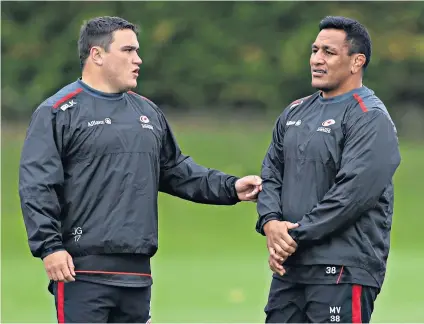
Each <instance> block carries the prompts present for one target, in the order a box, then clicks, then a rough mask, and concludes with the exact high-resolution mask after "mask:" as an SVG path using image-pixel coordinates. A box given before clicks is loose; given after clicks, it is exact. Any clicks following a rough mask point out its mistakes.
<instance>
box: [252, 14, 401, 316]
mask: <svg viewBox="0 0 424 324" xmlns="http://www.w3.org/2000/svg"><path fill="white" fill-rule="evenodd" d="M319 29H320V32H319V34H318V36H317V38H316V40H315V42H314V43H313V44H312V53H311V58H310V66H311V74H312V86H313V87H314V88H316V89H318V91H317V92H316V93H314V94H312V95H311V96H309V97H306V98H303V99H299V100H296V101H294V102H293V103H291V104H290V105H289V106H288V107H287V108H286V109H285V110H284V111H283V113H282V114H281V115H280V117H279V118H278V120H277V122H276V124H275V127H274V130H273V135H272V141H271V144H270V146H269V148H268V152H267V154H266V156H265V159H264V161H263V165H262V174H261V176H262V179H263V191H262V192H261V193H260V194H259V196H258V204H257V210H258V213H259V219H258V222H257V224H256V229H257V231H258V232H259V233H261V234H262V235H266V238H267V246H268V250H269V253H270V257H269V265H270V268H271V269H272V270H273V272H274V274H273V279H272V283H271V288H270V292H269V298H268V303H267V305H266V307H265V313H266V322H269V323H271V322H272V323H274V322H279V323H284V322H298V323H302V322H354V323H355V322H369V321H370V318H371V314H372V311H373V307H374V301H375V299H376V297H377V295H378V293H379V291H380V289H381V286H382V284H383V280H384V276H385V271H386V262H387V257H388V253H389V245H390V229H391V224H392V214H393V196H394V193H393V184H392V178H393V175H394V173H395V171H396V169H397V167H398V166H399V164H400V160H401V158H400V154H399V148H398V139H397V134H396V129H395V126H394V124H393V122H392V120H391V118H390V116H389V114H388V112H387V109H386V108H385V106H384V104H383V103H382V102H381V100H380V99H379V98H378V97H377V96H376V95H375V94H374V92H373V91H372V90H370V89H369V88H367V87H365V86H364V85H363V84H362V77H363V72H364V70H365V69H366V68H367V66H368V64H369V62H370V59H371V40H370V37H369V35H368V32H367V30H366V29H365V27H364V26H362V25H361V24H360V23H359V22H357V21H355V20H352V19H348V18H344V17H326V18H325V19H324V20H322V21H321V23H320V25H319Z"/></svg>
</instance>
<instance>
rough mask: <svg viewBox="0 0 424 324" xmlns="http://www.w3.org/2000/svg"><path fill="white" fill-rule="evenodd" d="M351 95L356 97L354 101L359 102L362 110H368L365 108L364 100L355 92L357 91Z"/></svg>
mask: <svg viewBox="0 0 424 324" xmlns="http://www.w3.org/2000/svg"><path fill="white" fill-rule="evenodd" d="M353 97H354V98H355V99H356V101H357V102H358V103H359V106H360V107H361V109H362V111H363V112H367V111H368V109H367V106H365V104H364V102H363V100H362V98H361V97H360V96H359V95H358V94H357V93H354V94H353Z"/></svg>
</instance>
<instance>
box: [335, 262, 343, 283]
mask: <svg viewBox="0 0 424 324" xmlns="http://www.w3.org/2000/svg"><path fill="white" fill-rule="evenodd" d="M343 269H344V266H342V268H341V269H340V274H339V276H338V278H337V281H336V284H338V283H339V282H340V279H341V278H342V274H343Z"/></svg>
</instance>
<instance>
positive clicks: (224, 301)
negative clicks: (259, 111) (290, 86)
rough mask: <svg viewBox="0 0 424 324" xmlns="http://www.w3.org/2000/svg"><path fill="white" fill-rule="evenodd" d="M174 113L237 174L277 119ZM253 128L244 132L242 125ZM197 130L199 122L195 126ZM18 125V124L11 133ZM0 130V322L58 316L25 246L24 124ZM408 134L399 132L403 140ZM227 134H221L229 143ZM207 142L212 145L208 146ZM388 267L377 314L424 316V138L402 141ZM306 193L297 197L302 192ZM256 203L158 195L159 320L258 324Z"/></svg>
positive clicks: (197, 154) (261, 267) (395, 319)
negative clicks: (191, 118)
mask: <svg viewBox="0 0 424 324" xmlns="http://www.w3.org/2000/svg"><path fill="white" fill-rule="evenodd" d="M205 123H206V124H197V125H194V124H193V123H191V124H192V125H193V126H192V127H188V126H187V122H186V121H185V120H184V122H183V123H178V124H177V123H176V122H175V121H174V120H171V124H172V126H173V128H174V130H175V133H176V137H177V139H178V141H179V143H180V145H181V147H182V149H183V151H184V152H185V153H186V154H190V155H191V156H192V157H193V159H194V160H195V161H197V162H198V163H200V164H202V165H205V166H208V167H213V168H218V169H220V170H222V171H225V172H228V173H231V174H236V175H239V176H242V175H247V174H254V173H257V172H259V168H260V165H261V161H262V158H263V156H264V154H265V150H266V149H267V146H268V144H269V140H270V138H271V128H272V126H273V123H271V122H270V123H268V124H266V125H264V126H265V128H263V127H255V125H254V123H255V122H254V121H250V122H246V123H244V124H243V125H234V124H231V125H228V124H225V123H222V124H220V127H219V128H215V129H214V128H213V127H211V123H210V120H206V121H205ZM246 128H247V129H249V131H248V132H247V131H246V130H245V129H246ZM200 129H201V131H199V130H200ZM12 131H13V132H12ZM12 131H8V132H4V133H3V134H2V141H3V143H2V147H1V153H2V166H1V171H2V172H1V173H2V179H1V184H2V197H1V225H2V226H1V240H2V241H1V282H2V289H1V300H2V309H1V322H5V323H12V322H14V323H53V322H54V321H55V320H56V318H55V311H54V301H53V298H52V296H51V295H50V294H49V293H48V291H47V277H46V274H45V271H44V269H43V266H42V263H41V262H40V260H38V259H35V258H32V256H31V255H30V253H29V249H28V244H27V238H26V232H25V227H24V224H23V220H22V216H21V211H20V205H19V197H18V192H17V190H18V188H17V184H18V179H17V177H18V161H19V155H20V150H21V146H22V138H23V134H24V132H23V130H18V129H17V128H16V127H14V128H13V129H12ZM402 142H403V141H402ZM223 143H225V144H224V145H223ZM205 147H207V149H205ZM401 154H402V159H403V160H402V164H401V166H400V168H399V170H398V172H397V174H396V177H395V191H396V193H395V215H394V221H393V231H392V236H391V237H392V250H391V253H390V257H389V265H388V273H387V278H386V281H385V283H384V286H383V289H382V291H381V293H380V295H379V296H378V299H377V302H376V305H375V312H374V316H373V318H372V322H375V323H378V322H381V323H400V322H403V323H405V322H414V323H416V322H424V315H423V311H422V305H424V297H423V294H422V287H423V286H424V279H423V276H422V275H421V274H420V271H421V270H423V271H424V258H423V253H422V246H423V243H424V240H423V235H422V233H421V232H422V228H423V226H424V219H423V217H421V216H422V206H421V200H422V190H420V188H421V187H422V183H423V182H424V173H423V172H419V170H421V169H422V165H423V164H424V146H422V145H421V146H415V145H408V144H406V143H404V144H403V145H402V147H401ZM299 198H300V199H301V197H299ZM256 217H257V216H256V210H255V204H253V203H243V204H238V205H236V206H233V207H227V206H206V205H201V204H194V203H190V202H188V201H183V200H181V199H177V198H175V197H171V196H166V195H161V196H160V199H159V251H158V253H157V255H156V256H155V257H154V258H153V269H152V271H153V281H154V284H153V287H152V289H153V292H152V298H153V302H152V316H153V322H156V323H170V322H173V323H178V322H180V323H181V322H194V323H211V322H213V323H219V322H221V323H230V322H238V323H260V322H263V321H264V314H263V308H264V306H265V303H266V298H267V293H268V289H269V284H270V279H271V273H270V270H269V269H268V264H267V250H266V245H265V240H264V238H263V237H262V236H260V235H259V234H257V233H256V232H255V230H254V227H255V222H256Z"/></svg>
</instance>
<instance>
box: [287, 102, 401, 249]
mask: <svg viewBox="0 0 424 324" xmlns="http://www.w3.org/2000/svg"><path fill="white" fill-rule="evenodd" d="M400 160H401V157H400V153H399V148H398V140H397V135H396V131H395V129H394V126H393V125H392V123H391V121H390V119H389V117H388V116H387V115H386V114H385V113H384V112H383V111H381V110H378V109H374V110H371V111H369V112H366V113H363V114H362V115H361V116H360V117H359V118H356V120H354V121H351V122H350V123H349V124H347V126H346V138H345V145H344V149H343V153H342V158H341V167H340V170H339V172H338V173H337V175H336V179H335V183H334V185H333V186H332V187H331V189H330V190H329V191H328V192H327V193H326V194H325V196H324V198H323V199H322V200H321V201H320V202H319V203H318V204H317V205H316V206H315V207H314V208H313V209H312V210H311V211H310V212H309V213H307V214H306V215H304V216H303V218H302V219H301V220H300V221H299V222H298V223H299V225H300V226H299V227H298V228H296V229H293V230H291V231H290V235H291V236H292V237H293V238H294V239H295V240H296V241H297V242H298V244H299V245H300V244H302V243H303V242H308V241H309V242H314V243H317V242H319V241H320V240H323V239H325V238H326V237H327V236H328V235H330V234H332V233H334V232H338V231H341V230H343V229H345V228H347V227H349V226H351V225H352V224H354V223H355V222H356V221H357V220H358V219H359V217H360V216H361V214H362V213H363V212H364V211H366V210H368V209H370V208H372V207H373V206H374V205H375V204H376V203H377V202H378V199H379V198H380V196H381V195H382V193H383V191H384V189H385V187H386V186H388V185H389V184H390V183H391V181H392V177H393V175H394V173H395V171H396V169H397V167H398V166H399V164H400Z"/></svg>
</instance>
